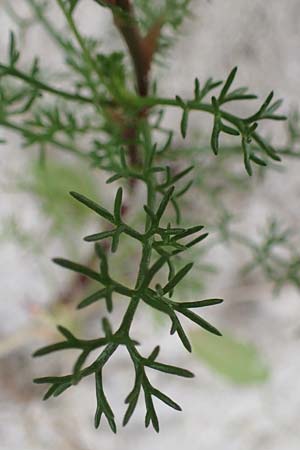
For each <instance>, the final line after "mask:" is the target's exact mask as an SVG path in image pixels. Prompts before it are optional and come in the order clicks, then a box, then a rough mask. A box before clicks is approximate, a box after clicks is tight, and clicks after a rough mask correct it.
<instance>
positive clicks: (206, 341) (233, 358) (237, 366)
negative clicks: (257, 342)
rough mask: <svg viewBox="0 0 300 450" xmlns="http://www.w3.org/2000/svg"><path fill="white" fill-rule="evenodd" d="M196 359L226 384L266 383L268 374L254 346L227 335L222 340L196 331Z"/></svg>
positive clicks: (193, 334)
mask: <svg viewBox="0 0 300 450" xmlns="http://www.w3.org/2000/svg"><path fill="white" fill-rule="evenodd" d="M191 340H192V343H193V347H194V351H195V355H196V356H197V357H199V358H200V360H201V362H205V363H206V364H207V365H208V367H210V368H212V369H213V370H215V371H216V372H217V373H219V374H220V375H222V376H223V377H225V378H226V379H227V380H229V381H231V382H233V383H236V384H240V385H249V384H257V383H263V382H265V381H267V380H268V378H269V370H268V368H267V366H266V364H265V362H264V361H263V359H262V356H261V355H260V354H259V352H258V351H257V349H256V348H255V346H254V345H252V344H248V343H246V342H241V341H239V340H237V339H236V338H234V337H233V336H230V335H228V334H225V335H223V337H222V339H216V338H215V337H214V336H212V335H205V334H204V333H201V332H197V331H194V332H193V333H192V335H191Z"/></svg>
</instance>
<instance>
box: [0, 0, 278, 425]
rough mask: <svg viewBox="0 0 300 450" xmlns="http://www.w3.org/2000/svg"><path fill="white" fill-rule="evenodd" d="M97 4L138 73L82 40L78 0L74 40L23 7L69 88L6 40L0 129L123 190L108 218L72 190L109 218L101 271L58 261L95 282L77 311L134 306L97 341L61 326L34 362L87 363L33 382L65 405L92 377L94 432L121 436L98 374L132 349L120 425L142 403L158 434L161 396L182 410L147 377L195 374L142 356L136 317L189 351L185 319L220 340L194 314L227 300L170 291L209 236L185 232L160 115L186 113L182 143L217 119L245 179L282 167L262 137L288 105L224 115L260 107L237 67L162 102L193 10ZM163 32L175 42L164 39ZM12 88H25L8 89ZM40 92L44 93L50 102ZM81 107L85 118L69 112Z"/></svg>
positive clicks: (192, 229) (216, 143)
mask: <svg viewBox="0 0 300 450" xmlns="http://www.w3.org/2000/svg"><path fill="white" fill-rule="evenodd" d="M94 1H95V2H96V3H97V4H98V6H99V8H103V7H104V8H109V9H110V11H111V13H112V16H113V20H114V24H115V26H116V28H117V29H118V30H119V32H120V34H121V36H122V38H123V40H124V42H125V44H126V45H127V49H128V52H129V55H130V58H131V61H132V67H128V66H127V64H126V63H125V59H124V58H125V56H124V53H123V52H112V53H110V54H104V53H100V51H99V45H98V44H99V43H98V42H97V41H96V40H92V39H88V38H85V37H84V36H83V35H82V33H81V32H80V30H79V28H78V26H77V23H76V10H77V7H79V4H80V3H81V2H80V1H76V0H75V1H63V0H56V4H57V5H58V7H59V10H60V13H61V14H62V15H63V16H64V18H65V22H66V24H67V30H68V33H67V37H65V35H63V34H61V33H60V32H59V31H57V30H56V28H55V26H54V25H53V24H52V22H51V21H50V20H49V19H48V18H47V14H46V10H45V8H44V6H43V4H41V3H40V2H37V1H36V0H28V4H29V5H30V6H31V8H32V9H33V11H34V12H35V14H36V16H37V17H38V19H39V20H40V21H41V22H42V23H43V24H44V26H45V28H46V29H47V31H48V32H49V33H50V35H51V36H52V38H53V39H54V41H55V42H56V43H57V44H58V46H59V48H60V49H61V50H62V51H63V52H64V54H65V64H66V68H67V69H68V70H69V72H70V78H69V82H68V87H67V88H66V89H64V88H61V87H60V88H58V87H56V86H54V85H52V84H49V83H48V81H47V80H45V79H44V78H43V73H42V71H41V70H40V66H39V62H38V60H36V59H35V60H34V61H33V62H32V64H31V66H30V68H29V69H27V70H23V69H22V68H21V67H19V57H20V54H19V51H18V47H17V43H16V38H15V35H14V34H13V33H12V34H11V36H10V43H9V49H8V61H7V62H6V63H2V62H1V63H0V76H1V81H2V80H3V85H2V86H1V91H0V92H1V106H0V125H1V126H2V127H6V128H8V129H11V130H14V131H16V132H17V133H19V134H20V135H21V136H22V137H23V139H24V144H25V145H26V146H33V145H35V146H38V147H39V149H40V155H41V159H43V158H44V157H45V154H46V153H47V148H48V147H49V146H50V145H51V146H55V147H56V148H58V149H61V150H63V151H67V152H70V153H72V154H73V155H75V156H77V157H78V158H80V159H82V161H88V162H89V163H90V164H92V165H93V166H95V167H97V168H99V169H101V170H103V173H104V174H105V175H106V174H107V173H109V176H108V179H107V183H108V185H109V184H111V183H116V182H120V183H122V184H123V187H119V188H118V189H117V192H116V195H115V199H114V204H113V207H112V208H111V210H108V209H106V208H104V207H103V206H101V205H100V204H98V202H97V199H95V198H93V199H91V198H88V197H86V196H85V195H83V194H82V193H78V192H71V196H72V197H73V198H72V199H70V201H77V202H80V203H81V204H83V205H84V206H85V207H86V208H88V209H89V210H91V214H95V215H97V216H99V217H100V218H101V220H103V224H104V225H103V228H101V230H99V232H98V233H94V234H92V235H88V236H86V237H85V238H84V239H85V241H86V242H87V243H89V245H92V246H93V252H94V259H96V261H97V264H98V266H99V269H98V270H95V269H94V268H93V267H91V266H89V265H85V264H81V263H77V262H73V261H70V260H67V259H62V258H55V259H54V262H55V263H56V264H58V265H60V266H62V267H64V268H66V269H68V270H71V271H73V272H75V273H76V274H79V275H80V276H84V277H86V278H88V279H91V280H93V281H94V282H96V284H97V285H99V286H98V288H97V290H95V292H93V293H92V294H91V295H89V296H88V297H86V298H84V299H82V300H81V301H80V303H79V305H78V308H79V309H83V308H86V307H88V306H90V305H91V304H94V303H95V302H99V301H100V302H104V303H105V305H106V308H107V312H108V313H110V312H111V311H112V310H113V306H114V303H115V302H116V301H125V302H127V309H126V311H125V314H124V317H123V319H122V320H121V323H120V324H119V325H117V326H116V325H115V324H112V323H111V321H110V320H109V319H108V318H107V317H104V318H103V320H102V328H103V333H102V335H101V336H100V337H97V338H95V339H90V340H87V339H82V338H79V337H77V336H75V335H74V334H73V333H72V332H71V331H70V330H68V329H66V328H65V327H62V326H58V330H59V332H60V333H61V334H62V336H63V338H64V339H63V340H62V341H60V342H58V343H55V344H51V345H48V346H46V347H43V348H41V349H39V350H37V351H36V352H35V354H34V356H43V355H47V354H49V353H52V352H57V351H62V350H67V349H77V350H79V351H80V354H79V356H78V358H77V359H76V361H75V363H74V366H73V368H72V370H71V372H70V373H69V374H68V375H64V376H47V377H43V378H38V379H36V380H35V382H36V383H38V384H47V385H49V388H48V390H47V392H46V394H45V397H44V398H45V399H48V398H50V397H52V396H54V397H57V396H59V395H60V394H62V393H63V392H64V391H65V390H66V389H68V388H70V387H72V386H75V385H77V384H78V383H79V382H80V381H81V380H82V379H83V378H85V377H88V376H93V377H94V378H95V387H96V399H97V409H96V414H95V426H96V427H98V426H99V424H100V420H101V417H102V416H105V417H106V419H107V421H108V423H109V425H110V427H111V429H112V431H114V432H116V430H117V426H116V423H115V418H114V413H113V411H112V409H111V406H110V404H109V401H108V399H107V397H106V394H105V392H104V386H103V368H104V367H105V365H106V363H107V362H108V361H109V360H110V358H111V357H112V356H113V354H114V353H115V352H116V350H117V349H118V347H119V346H122V347H125V348H126V350H127V353H128V356H129V358H130V360H131V361H132V364H133V367H134V371H135V378H134V380H133V388H132V390H131V392H130V393H129V395H128V396H127V398H126V400H125V402H126V403H127V404H128V408H127V411H126V413H125V416H124V420H123V424H124V425H126V424H127V423H128V421H129V419H130V418H131V416H132V414H133V412H134V410H135V408H136V405H137V402H138V399H139V397H140V396H141V395H142V394H143V396H144V400H145V407H146V415H145V424H146V426H149V425H150V424H152V426H153V427H154V429H155V430H156V431H159V422H158V418H157V415H156V411H155V408H154V403H153V399H154V398H158V399H159V400H161V401H162V402H164V403H166V404H167V405H168V406H170V407H171V408H174V409H175V410H180V409H181V408H180V406H179V405H178V404H177V403H176V402H175V401H174V400H172V399H171V398H169V397H168V396H167V395H166V394H165V393H163V392H162V391H160V390H159V389H158V388H157V387H154V386H153V385H152V383H151V381H150V379H149V374H148V369H152V370H158V371H160V372H165V373H166V374H171V375H177V376H181V377H185V378H190V377H193V374H192V373H191V372H190V371H189V370H187V369H185V368H180V367H176V366H173V365H170V364H166V363H165V362H161V361H160V359H159V350H160V349H159V346H157V347H155V348H154V349H153V351H152V352H151V354H150V355H142V354H141V352H140V350H139V342H137V340H136V339H135V337H134V335H133V334H132V324H133V322H134V319H135V314H136V312H137V310H138V308H139V306H140V305H141V304H143V303H144V304H146V305H148V306H150V307H151V308H153V309H155V310H157V311H159V312H160V313H162V314H164V315H165V316H167V317H168V318H169V320H170V326H171V330H170V332H171V334H176V335H177V336H178V338H179V340H180V341H181V343H182V345H183V346H184V347H185V349H186V350H187V351H189V352H191V351H192V347H191V344H190V340H189V338H188V335H187V333H186V331H185V330H184V328H183V325H182V323H181V318H182V317H185V318H187V319H189V320H190V321H191V322H193V323H195V324H197V325H198V326H199V327H201V328H203V329H205V330H206V331H207V332H209V333H213V334H215V335H218V336H221V333H220V331H219V330H217V329H216V328H215V327H214V326H213V325H211V324H210V323H208V322H207V321H206V320H205V319H204V318H203V317H202V316H201V315H199V314H198V313H197V312H195V310H199V309H200V308H206V307H209V306H213V305H218V304H220V303H222V299H219V298H210V299H204V300H195V301H182V302H178V301H174V300H173V299H172V295H173V292H174V290H175V289H176V288H177V287H178V286H179V285H180V283H181V282H182V280H183V279H184V277H185V276H187V274H188V273H189V272H190V271H191V270H192V268H193V263H192V262H187V261H185V263H182V260H183V259H185V255H187V256H186V258H188V255H189V250H190V249H191V248H193V247H195V246H197V245H201V243H202V241H204V240H205V239H206V238H207V236H208V233H207V232H206V231H205V228H204V227H203V224H195V225H193V226H189V227H188V226H185V220H183V219H182V214H181V199H182V197H183V196H184V195H185V194H186V193H187V192H188V191H189V189H190V187H191V185H192V181H193V179H192V170H193V166H192V165H191V164H189V163H188V164H187V165H186V167H184V168H182V169H180V170H174V169H173V168H172V167H171V166H170V165H168V164H166V163H165V161H167V160H168V154H169V153H170V152H171V151H172V145H173V136H174V133H173V131H169V130H168V131H167V132H166V130H165V129H164V128H163V126H162V124H161V117H162V111H163V110H164V108H177V109H178V110H179V111H180V113H181V120H180V123H179V124H178V125H179V129H180V132H181V135H182V137H183V138H185V137H186V136H187V134H188V132H189V115H190V113H191V112H199V113H200V112H203V113H206V114H208V115H210V116H211V118H212V128H211V138H210V146H211V149H212V152H213V154H214V155H216V156H218V154H219V153H220V152H222V137H223V136H224V135H229V136H232V138H233V139H235V140H236V144H237V145H238V147H239V149H240V157H242V159H243V162H244V166H245V170H246V172H247V173H248V175H249V176H251V175H252V174H253V170H254V169H255V168H256V167H261V166H263V167H264V166H266V165H267V163H268V161H272V160H273V161H280V156H279V154H278V152H277V151H276V150H275V149H274V148H273V147H272V146H271V145H270V143H269V142H267V141H266V140H265V139H264V138H263V137H262V134H261V131H260V128H261V127H260V124H261V121H263V120H275V121H276V120H284V119H285V117H284V116H283V115H281V114H278V112H277V110H278V109H279V107H280V106H281V101H280V100H275V101H274V94H273V92H271V93H270V94H269V95H268V96H267V98H266V99H265V100H264V101H263V102H262V104H261V106H260V107H259V108H258V109H257V110H256V111H254V112H253V113H252V114H251V115H249V116H247V117H241V116H239V115H236V114H233V113H231V112H228V110H227V109H226V107H227V105H228V103H230V104H231V103H233V102H240V101H250V100H252V99H256V98H257V97H256V96H255V95H254V94H252V93H249V92H248V89H247V88H246V87H235V83H236V75H237V68H236V67H235V68H233V69H232V71H231V72H230V73H229V74H228V76H227V78H226V79H225V81H219V80H214V79H212V78H210V79H208V80H207V81H205V82H203V83H202V81H199V79H198V78H196V79H195V82H194V86H193V87H192V89H191V91H192V94H191V98H189V99H185V98H181V97H180V96H178V95H176V93H174V96H173V97H172V98H166V97H160V96H159V95H158V93H157V86H156V84H155V83H152V80H151V67H152V63H153V60H154V58H155V57H156V56H157V55H159V54H160V52H162V51H165V49H166V48H167V47H168V45H169V43H170V34H171V35H172V33H174V31H175V32H176V30H177V29H178V27H179V25H180V24H181V22H182V19H183V17H184V15H185V14H186V13H188V6H189V2H188V1H186V0H185V1H184V0H176V1H171V0H165V1H162V2H158V3H157V4H156V2H153V4H152V2H147V1H144V0H138V1H130V0H101V1H100V0H94ZM166 28H168V33H165V29H166ZM170 30H171V31H172V32H171V33H170ZM158 57H159V56H158ZM12 80H15V81H18V82H20V83H21V84H17V85H11V84H10V82H12ZM44 95H47V97H46V99H44ZM49 96H53V97H54V98H55V99H56V101H57V103H56V104H55V105H54V104H53V102H52V101H49V100H47V98H48V97H49ZM74 106H75V107H76V109H77V110H78V111H79V112H76V111H75V112H74V110H75V108H74ZM157 132H160V133H161V134H163V135H166V139H165V142H164V143H163V144H161V142H156V140H155V136H157ZM82 136H88V137H89V139H90V147H89V148H88V149H87V150H84V149H82V148H81V145H79V142H80V138H81V137H82ZM185 180H187V181H185ZM183 183H184V184H183ZM141 184H143V185H144V186H145V188H146V192H147V194H146V201H145V205H142V206H141V209H142V214H143V218H144V227H143V230H141V229H140V228H137V227H135V226H134V224H132V222H131V220H130V214H128V213H127V211H128V205H127V204H125V202H124V200H123V197H124V195H123V194H124V189H126V190H127V191H128V196H129V198H130V195H131V193H132V191H134V190H136V189H138V187H139V185H141ZM129 202H130V200H129ZM171 208H173V210H174V220H173V222H172V221H171V222H170V220H169V215H167V210H169V209H171ZM124 236H125V237H126V238H128V239H132V240H134V242H135V243H136V246H137V247H138V248H139V251H140V255H141V256H140V262H139V267H138V270H137V273H136V277H135V284H134V285H133V286H128V285H125V284H124V283H123V282H121V281H118V280H117V279H115V278H114V277H113V276H112V274H111V270H110V269H111V267H110V254H111V253H116V252H118V250H119V246H121V245H122V238H123V237H124ZM175 262H176V264H175ZM178 262H179V264H180V265H181V266H180V268H179V269H177V268H176V267H177V266H178ZM164 279H165V281H164V282H162V281H161V280H164ZM95 350H98V356H97V357H96V359H95V360H94V361H93V362H92V363H90V364H89V365H87V363H86V362H87V359H88V358H89V356H90V354H91V352H93V351H95Z"/></svg>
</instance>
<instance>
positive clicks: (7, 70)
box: [0, 64, 93, 104]
mask: <svg viewBox="0 0 300 450" xmlns="http://www.w3.org/2000/svg"><path fill="white" fill-rule="evenodd" d="M0 70H4V76H6V75H10V76H12V77H15V78H18V79H20V80H23V81H25V83H28V84H30V85H31V86H33V87H35V88H37V89H39V90H41V91H45V92H48V93H50V94H54V95H57V96H59V97H63V98H64V99H66V100H72V101H76V102H78V101H80V102H84V103H89V104H93V99H92V98H90V97H85V96H83V95H80V94H72V93H71V92H67V91H63V90H61V89H57V88H55V87H53V86H49V85H48V84H45V83H43V82H42V81H39V80H37V79H36V78H33V77H30V76H29V75H26V74H25V73H24V72H21V71H20V70H17V69H15V68H14V67H8V66H5V65H4V64H0Z"/></svg>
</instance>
